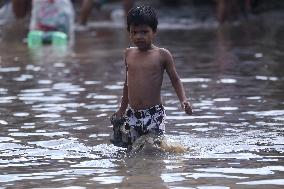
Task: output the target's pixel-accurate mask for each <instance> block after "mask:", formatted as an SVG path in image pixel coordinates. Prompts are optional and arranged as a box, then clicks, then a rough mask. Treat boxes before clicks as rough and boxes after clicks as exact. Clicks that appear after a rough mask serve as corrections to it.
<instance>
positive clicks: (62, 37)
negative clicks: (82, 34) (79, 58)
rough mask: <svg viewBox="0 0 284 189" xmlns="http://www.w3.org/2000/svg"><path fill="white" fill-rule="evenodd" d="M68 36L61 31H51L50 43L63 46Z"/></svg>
mask: <svg viewBox="0 0 284 189" xmlns="http://www.w3.org/2000/svg"><path fill="white" fill-rule="evenodd" d="M67 40H68V37H67V35H66V34H65V33H63V32H59V31H57V32H52V45H54V46H64V45H66V44H67Z"/></svg>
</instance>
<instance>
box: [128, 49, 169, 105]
mask: <svg viewBox="0 0 284 189" xmlns="http://www.w3.org/2000/svg"><path fill="white" fill-rule="evenodd" d="M160 51H161V50H160V49H159V48H157V47H154V48H153V49H150V50H148V51H139V50H138V49H137V48H130V49H128V50H127V52H126V64H127V67H128V72H127V78H128V80H127V84H128V99H129V105H130V106H131V107H132V108H133V109H137V110H139V109H146V108H149V107H152V106H154V105H157V104H161V96H160V92H161V86H162V82H163V73H164V63H163V57H162V56H161V53H160Z"/></svg>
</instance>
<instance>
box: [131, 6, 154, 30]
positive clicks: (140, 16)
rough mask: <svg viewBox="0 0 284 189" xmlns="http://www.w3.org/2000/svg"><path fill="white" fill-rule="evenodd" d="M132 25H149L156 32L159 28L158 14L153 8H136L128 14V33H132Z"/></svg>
mask: <svg viewBox="0 0 284 189" xmlns="http://www.w3.org/2000/svg"><path fill="white" fill-rule="evenodd" d="M130 25H134V26H138V25H147V26H150V27H151V28H152V30H153V31H154V32H156V31H157V26H158V18H157V13H156V11H155V10H154V8H152V7H151V6H138V7H134V8H132V9H131V10H130V11H129V12H128V14H127V31H130Z"/></svg>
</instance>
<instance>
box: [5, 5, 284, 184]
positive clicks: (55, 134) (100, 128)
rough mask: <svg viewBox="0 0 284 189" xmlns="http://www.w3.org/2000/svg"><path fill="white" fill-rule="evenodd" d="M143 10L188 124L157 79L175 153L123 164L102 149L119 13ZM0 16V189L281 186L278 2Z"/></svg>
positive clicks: (113, 94)
mask: <svg viewBox="0 0 284 189" xmlns="http://www.w3.org/2000/svg"><path fill="white" fill-rule="evenodd" d="M41 3H46V5H48V6H41ZM140 4H150V5H152V6H153V7H155V8H156V10H157V12H158V16H159V25H158V33H157V38H156V39H155V44H156V45H157V46H160V47H163V48H167V49H169V50H170V51H171V52H172V54H173V57H174V59H175V64H176V68H177V71H178V73H179V75H180V77H181V80H182V82H183V84H184V86H185V90H186V93H187V96H188V97H189V98H190V100H191V102H192V104H193V108H194V115H193V116H187V115H185V114H184V113H183V111H182V110H181V109H179V101H178V99H177V97H176V94H175V92H174V91H173V89H172V87H171V83H170V81H169V78H168V77H167V76H166V75H165V77H164V83H163V87H162V97H163V102H164V104H165V107H166V111H167V125H166V137H167V138H168V139H169V140H172V141H175V142H179V143H181V144H182V145H183V146H185V147H187V148H189V150H188V151H187V152H186V153H184V154H164V153H162V154H138V155H137V156H135V157H131V158H130V157H127V155H126V154H125V151H124V149H121V148H117V147H115V146H113V145H112V144H110V142H109V139H110V134H111V132H112V127H111V125H110V122H109V116H110V115H112V114H113V113H114V112H115V111H116V109H117V108H118V105H119V102H120V97H121V94H122V87H123V81H124V73H125V71H124V57H123V56H124V55H123V53H124V49H125V48H127V47H129V46H131V45H132V44H131V43H130V41H129V38H128V33H127V30H126V26H125V13H126V12H127V11H128V10H129V9H130V8H131V7H133V6H136V5H140ZM49 5H52V6H49ZM63 5H64V6H63ZM0 7H1V9H0V169H1V172H0V189H2V188H3V189H4V188H7V189H8V188H62V189H66V188H74V189H84V188H157V189H158V188H174V189H181V188H190V189H191V188H197V189H213V188H214V189H215V188H217V189H228V188H246V189H247V188H258V189H262V188H263V189H267V188H269V189H274V188H275V189H278V188H279V189H280V188H283V186H284V179H283V176H284V173H283V171H284V166H283V163H284V156H283V153H284V136H283V130H284V95H283V94H284V67H283V61H284V45H283V44H284V22H283V20H284V12H283V8H284V1H279V0H270V1H267V0H215V1H213V0H175V1H174V0H152V1H148V0H145V1H136V0H135V1H130V0H121V1H107V0H92V1H90V0H81V1H79V0H77V1H76V0H74V1H69V0H34V1H30V0H0ZM51 13H54V14H51ZM47 15H51V16H47ZM52 15H53V16H52ZM54 15H55V16H54ZM60 15H61V16H60ZM32 23H33V24H32ZM35 30H40V31H42V32H39V33H32V34H30V32H32V31H35ZM54 31H56V32H57V31H59V32H61V33H60V35H57V34H58V33H54ZM49 32H50V33H49ZM46 33H49V34H50V36H51V38H49V39H47V43H48V44H45V43H43V42H42V41H41V39H42V38H43V37H44V35H45V34H46ZM50 36H49V37H50ZM38 39H40V40H38Z"/></svg>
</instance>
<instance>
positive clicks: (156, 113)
mask: <svg viewBox="0 0 284 189" xmlns="http://www.w3.org/2000/svg"><path fill="white" fill-rule="evenodd" d="M165 117H166V113H165V108H164V107H163V105H156V106H153V107H151V108H148V109H145V110H134V109H132V108H129V109H128V110H127V112H126V117H125V119H126V127H128V128H130V139H131V142H132V143H133V142H134V141H135V140H136V139H137V138H138V137H140V136H141V135H144V134H147V133H149V132H153V133H155V134H157V135H162V134H164V132H165Z"/></svg>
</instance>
